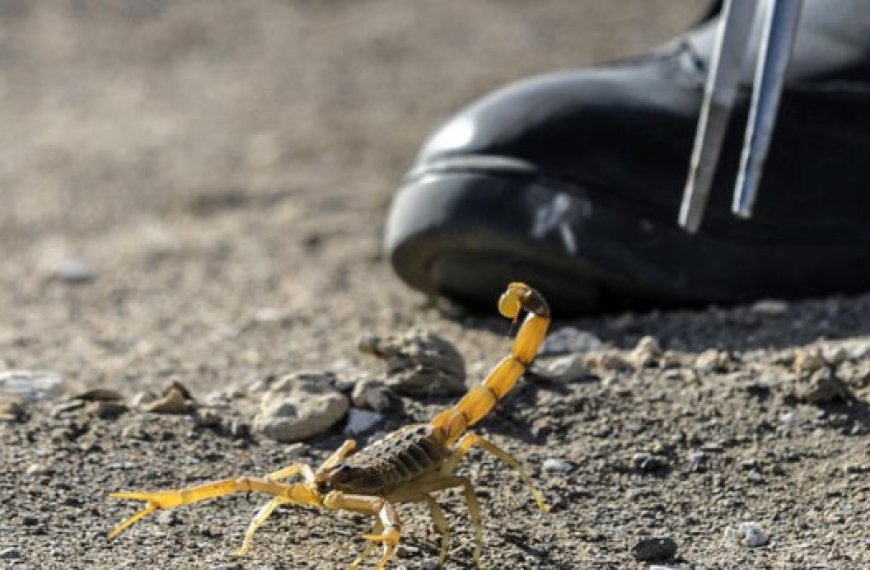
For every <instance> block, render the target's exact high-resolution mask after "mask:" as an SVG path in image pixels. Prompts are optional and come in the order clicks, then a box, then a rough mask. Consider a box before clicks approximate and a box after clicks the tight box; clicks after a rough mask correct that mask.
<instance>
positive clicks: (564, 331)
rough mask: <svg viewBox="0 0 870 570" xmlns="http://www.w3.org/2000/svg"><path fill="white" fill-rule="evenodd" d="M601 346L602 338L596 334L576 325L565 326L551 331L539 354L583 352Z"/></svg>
mask: <svg viewBox="0 0 870 570" xmlns="http://www.w3.org/2000/svg"><path fill="white" fill-rule="evenodd" d="M599 348H601V340H600V339H599V338H598V337H597V336H595V335H594V334H592V333H590V332H587V331H583V330H580V329H578V328H575V327H563V328H560V329H559V330H557V331H553V332H551V333H550V334H549V335H548V336H547V338H546V340H544V344H542V345H541V349H540V350H539V351H538V354H540V355H541V356H547V355H561V354H582V353H584V352H589V351H590V350H597V349H599Z"/></svg>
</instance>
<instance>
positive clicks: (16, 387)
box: [0, 370, 66, 402]
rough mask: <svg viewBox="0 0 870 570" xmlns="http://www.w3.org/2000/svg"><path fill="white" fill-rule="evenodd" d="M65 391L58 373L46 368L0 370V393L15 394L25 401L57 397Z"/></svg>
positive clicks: (7, 395)
mask: <svg viewBox="0 0 870 570" xmlns="http://www.w3.org/2000/svg"><path fill="white" fill-rule="evenodd" d="M64 392H66V389H65V385H64V380H63V378H62V377H61V376H60V374H58V373H56V372H50V371H47V370H7V371H5V372H0V395H5V396H6V397H9V396H13V397H15V396H17V398H18V399H20V400H23V401H25V402H36V401H38V400H47V399H53V398H57V397H58V396H61V395H62V394H63V393H64Z"/></svg>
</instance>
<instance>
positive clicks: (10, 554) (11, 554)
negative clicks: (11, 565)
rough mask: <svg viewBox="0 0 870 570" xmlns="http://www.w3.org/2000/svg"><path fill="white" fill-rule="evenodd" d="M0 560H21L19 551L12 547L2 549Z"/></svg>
mask: <svg viewBox="0 0 870 570" xmlns="http://www.w3.org/2000/svg"><path fill="white" fill-rule="evenodd" d="M0 558H2V559H3V560H19V559H20V558H21V551H20V550H18V549H17V548H15V547H14V546H13V547H10V548H4V549H3V550H0Z"/></svg>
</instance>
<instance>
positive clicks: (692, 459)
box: [689, 451, 707, 471]
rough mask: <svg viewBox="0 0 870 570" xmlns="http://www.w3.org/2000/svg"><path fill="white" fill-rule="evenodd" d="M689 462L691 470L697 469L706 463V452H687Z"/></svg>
mask: <svg viewBox="0 0 870 570" xmlns="http://www.w3.org/2000/svg"><path fill="white" fill-rule="evenodd" d="M689 463H690V467H689V468H690V469H691V470H692V471H699V470H701V469H703V467H704V465H705V464H706V463H707V454H706V453H704V452H703V451H692V452H690V453H689Z"/></svg>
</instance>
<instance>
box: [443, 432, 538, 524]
mask: <svg viewBox="0 0 870 570" xmlns="http://www.w3.org/2000/svg"><path fill="white" fill-rule="evenodd" d="M475 445H477V446H479V447H482V448H483V449H484V450H485V451H488V452H489V453H491V454H493V455H495V456H496V457H497V458H499V459H501V460H502V461H504V462H505V463H507V464H508V465H509V466H510V467H512V468H513V469H514V470H515V471H516V472H517V473H518V474H519V476H520V478H521V479H522V480H523V482H524V483H525V484H526V486H527V487H528V488H529V491H531V493H532V496H533V497H534V498H535V502H536V503H537V504H538V508H539V509H541V510H542V511H544V512H545V513H546V512H549V511H550V506H549V505H548V504H547V503H546V501H544V495H543V494H541V492H540V491H539V490H538V488H537V487H535V484H534V483H533V482H532V478H531V477H529V474H528V473H526V470H525V469H524V468H523V466H522V464H521V463H520V462H519V461H518V460H517V459H516V458H515V457H514V456H513V455H511V454H510V453H508V452H507V451H505V450H503V449H502V448H500V447H498V446H497V445H496V444H494V443H492V442H491V441H488V440H486V439H484V438H482V437H480V436H479V435H477V434H476V433H467V434H465V435H464V436H462V439H460V440H459V443H457V444H456V448H455V449H454V450H453V453H452V454H451V456H450V457H449V458H448V459H447V461H446V462H445V463H444V467H443V468H442V472H443V473H452V472H453V471H454V470H455V469H456V467H457V466H458V465H459V461H460V460H461V459H462V457H463V456H464V455H465V454H466V453H468V450H469V449H471V448H472V447H473V446H475Z"/></svg>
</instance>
